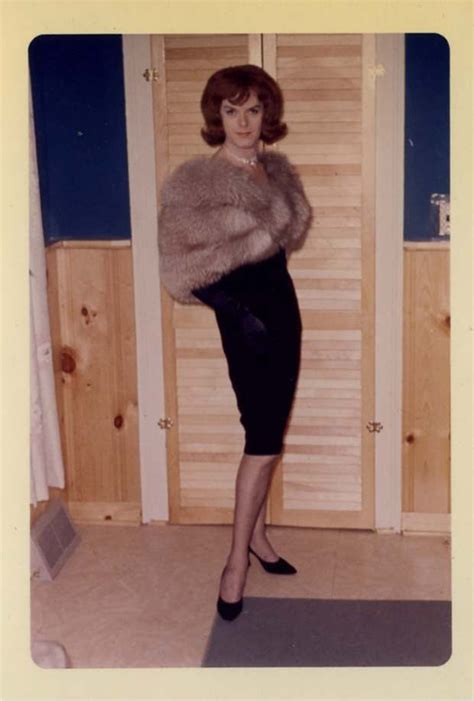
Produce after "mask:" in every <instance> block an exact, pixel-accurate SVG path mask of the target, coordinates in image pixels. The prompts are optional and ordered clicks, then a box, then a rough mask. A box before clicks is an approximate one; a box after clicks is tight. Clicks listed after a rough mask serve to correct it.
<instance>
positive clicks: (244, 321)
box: [193, 282, 269, 355]
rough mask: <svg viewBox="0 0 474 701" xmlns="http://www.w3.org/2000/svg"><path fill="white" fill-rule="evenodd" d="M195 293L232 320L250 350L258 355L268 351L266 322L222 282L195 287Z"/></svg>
mask: <svg viewBox="0 0 474 701" xmlns="http://www.w3.org/2000/svg"><path fill="white" fill-rule="evenodd" d="M193 295H194V296H195V297H197V298H198V299H199V300H200V301H201V302H203V303H204V304H206V305H207V306H208V307H211V309H214V311H215V312H216V313H217V314H220V315H221V316H222V317H223V318H225V320H226V321H227V322H230V323H231V324H232V326H233V328H234V329H235V331H236V333H237V334H238V335H239V337H240V339H241V340H242V341H243V342H244V344H245V345H246V346H247V348H248V349H249V350H250V351H252V352H253V353H255V354H257V355H263V354H265V353H266V351H267V350H268V342H269V337H268V331H267V328H266V326H265V324H264V323H263V322H262V321H261V320H260V319H259V318H258V317H257V316H255V314H252V312H251V311H250V309H249V308H248V307H246V306H245V305H244V304H242V303H241V302H240V301H239V300H238V299H236V298H235V297H233V296H232V295H231V294H230V293H229V292H227V290H225V289H224V288H223V286H222V285H221V284H220V282H216V283H213V284H211V285H207V286H206V287H201V288H199V289H195V290H193Z"/></svg>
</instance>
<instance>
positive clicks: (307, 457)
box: [263, 34, 374, 528]
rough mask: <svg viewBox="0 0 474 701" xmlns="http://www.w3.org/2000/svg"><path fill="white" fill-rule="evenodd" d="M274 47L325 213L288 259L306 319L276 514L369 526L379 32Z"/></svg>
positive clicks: (304, 522) (270, 40) (267, 51)
mask: <svg viewBox="0 0 474 701" xmlns="http://www.w3.org/2000/svg"><path fill="white" fill-rule="evenodd" d="M263 45H264V53H263V65H264V68H265V69H266V70H267V71H268V72H269V73H271V74H272V75H273V76H274V77H275V78H276V79H277V80H278V82H279V84H280V86H281V87H282V89H283V92H284V96H285V121H286V122H287V123H288V126H289V135H288V136H287V137H286V138H285V139H284V140H283V141H281V142H280V143H279V144H278V145H277V146H276V148H277V149H278V150H280V151H282V152H284V153H286V154H287V155H288V156H289V158H290V159H291V161H292V162H293V163H294V164H295V166H296V167H297V169H298V172H299V173H300V175H301V177H302V180H303V183H304V186H305V190H306V192H307V195H308V198H309V200H310V202H311V205H312V207H313V214H314V220H313V225H312V229H311V231H310V234H309V237H308V239H307V242H306V244H305V246H304V248H303V249H302V250H301V251H299V252H296V253H294V254H293V256H292V257H291V259H290V265H289V268H290V272H291V275H292V277H293V280H294V282H295V286H296V289H297V294H298V298H299V302H300V307H301V310H302V317H303V329H304V330H303V349H302V367H301V374H300V379H299V384H298V388H297V395H296V401H295V405H294V410H293V413H292V417H291V421H290V426H289V430H288V433H287V437H286V450H285V453H284V457H283V461H282V464H281V465H280V466H279V469H278V471H277V474H276V475H275V479H274V483H273V490H272V500H271V521H272V523H276V524H288V525H299V526H324V527H348V528H370V527H372V526H373V518H374V517H373V512H374V450H373V448H374V446H373V441H374V434H370V433H369V432H368V431H367V429H366V427H365V426H366V424H367V422H369V421H373V418H374V380H373V377H374V221H373V212H374V183H373V178H374V81H373V78H371V70H370V69H371V67H372V66H373V63H374V37H373V36H372V35H370V36H369V35H364V36H362V35H355V34H353V35H347V34H346V35H337V34H329V35H324V34H312V35H297V34H291V35H290V34H286V35H285V34H280V35H277V36H275V35H265V36H264V43H263ZM372 75H373V74H372Z"/></svg>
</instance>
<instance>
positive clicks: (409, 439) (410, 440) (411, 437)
mask: <svg viewBox="0 0 474 701" xmlns="http://www.w3.org/2000/svg"><path fill="white" fill-rule="evenodd" d="M405 440H406V442H407V443H414V442H415V436H414V435H413V433H409V434H408V435H407V436H406V438H405Z"/></svg>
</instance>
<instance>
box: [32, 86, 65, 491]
mask: <svg viewBox="0 0 474 701" xmlns="http://www.w3.org/2000/svg"><path fill="white" fill-rule="evenodd" d="M29 118H30V130H29V131H30V265H29V268H30V271H29V279H30V361H31V362H30V502H31V503H32V504H34V505H36V503H37V502H38V501H45V500H47V499H48V498H49V494H48V487H59V488H63V487H64V465H63V459H62V454H61V442H60V436H59V423H58V412H57V405H56V395H55V390H54V375H53V362H52V361H53V358H52V349H51V333H50V327H49V316H48V303H47V293H46V256H45V250H44V239H43V227H42V222H41V204H40V196H39V182H38V167H37V161H36V142H35V132H34V127H33V113H32V106H31V92H30V110H29Z"/></svg>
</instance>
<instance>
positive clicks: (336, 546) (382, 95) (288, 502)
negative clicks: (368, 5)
mask: <svg viewBox="0 0 474 701" xmlns="http://www.w3.org/2000/svg"><path fill="white" fill-rule="evenodd" d="M28 63H29V86H30V111H29V125H30V129H29V135H30V138H29V149H30V150H29V153H30V161H29V176H30V195H29V196H30V218H29V222H30V232H29V235H30V239H29V245H30V249H29V252H30V260H29V281H30V312H31V314H30V321H31V333H30V339H31V365H30V367H31V375H30V377H31V388H30V391H31V428H30V433H31V474H30V519H31V525H30V531H31V534H30V541H31V567H30V573H29V574H30V595H31V656H32V659H33V660H34V662H35V663H36V665H38V666H39V667H44V668H66V669H69V668H82V669H90V668H98V669H108V668H122V669H129V668H138V669H141V668H173V667H194V668H203V667H206V668H253V667H259V668H275V667H307V668H323V667H326V668H334V667H356V668H358V667H369V668H380V667H439V666H441V665H444V664H445V663H446V662H447V661H448V660H449V659H450V657H451V654H452V617H451V593H452V588H451V467H450V454H451V451H450V441H451V412H450V402H451V387H450V362H451V361H450V328H451V307H450V294H449V290H450V279H449V271H450V47H449V44H448V42H447V40H446V39H445V38H444V37H443V36H441V35H440V34H435V33H429V32H427V33H420V34H417V33H406V34H369V33H360V34H358V33H340V34H338V33H308V34H304V33H295V34H291V33H280V34H271V33H262V34H256V33H251V34H242V33H235V34H233V33H228V34H224V33H222V34H216V33H214V34H200V33H196V34H43V35H39V36H37V37H35V38H34V39H33V41H32V42H31V43H30V45H29V48H28Z"/></svg>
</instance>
